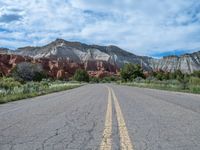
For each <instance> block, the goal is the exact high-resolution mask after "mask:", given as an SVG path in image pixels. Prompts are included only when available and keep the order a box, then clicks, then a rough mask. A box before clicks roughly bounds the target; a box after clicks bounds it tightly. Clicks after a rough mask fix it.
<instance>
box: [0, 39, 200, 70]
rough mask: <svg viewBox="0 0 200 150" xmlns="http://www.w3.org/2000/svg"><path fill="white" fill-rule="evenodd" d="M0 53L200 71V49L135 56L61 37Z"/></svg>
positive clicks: (112, 48) (120, 50)
mask: <svg viewBox="0 0 200 150" xmlns="http://www.w3.org/2000/svg"><path fill="white" fill-rule="evenodd" d="M0 53H8V54H16V55H22V56H29V57H32V58H37V59H38V58H50V59H67V60H71V61H74V62H77V63H86V62H88V61H90V62H91V61H93V62H95V61H105V62H108V63H109V64H111V65H115V66H116V68H121V67H122V66H123V65H124V64H125V63H134V64H140V65H141V66H142V68H143V69H144V70H146V71H156V70H163V71H167V72H173V71H175V70H181V71H182V72H185V73H192V72H193V71H195V70H200V51H197V52H193V53H191V54H189V53H186V54H183V55H180V56H176V55H169V56H164V57H163V58H161V59H155V58H153V57H149V56H138V55H135V54H133V53H131V52H128V51H125V50H123V49H121V48H119V47H117V46H115V45H108V46H100V45H94V44H93V45H88V44H85V43H81V42H70V41H66V40H64V39H56V40H55V41H52V42H50V43H49V44H47V45H44V46H40V47H39V46H37V47H32V46H27V47H21V48H18V49H16V50H15V51H12V50H9V49H6V48H0Z"/></svg>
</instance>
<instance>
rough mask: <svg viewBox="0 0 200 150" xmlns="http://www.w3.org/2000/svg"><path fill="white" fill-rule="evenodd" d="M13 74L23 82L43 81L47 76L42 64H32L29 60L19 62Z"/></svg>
mask: <svg viewBox="0 0 200 150" xmlns="http://www.w3.org/2000/svg"><path fill="white" fill-rule="evenodd" d="M12 76H13V77H14V78H15V79H16V80H18V81H21V82H24V81H41V80H42V79H43V78H45V77H46V75H45V72H44V70H43V68H42V66H41V65H40V64H32V63H29V62H22V63H19V64H18V65H17V66H16V67H15V68H14V69H13V70H12Z"/></svg>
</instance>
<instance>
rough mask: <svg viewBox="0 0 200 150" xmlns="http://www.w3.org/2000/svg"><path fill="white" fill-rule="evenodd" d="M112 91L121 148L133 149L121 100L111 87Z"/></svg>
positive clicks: (125, 149) (124, 149) (122, 149)
mask: <svg viewBox="0 0 200 150" xmlns="http://www.w3.org/2000/svg"><path fill="white" fill-rule="evenodd" d="M111 92H112V95H113V99H114V104H115V110H116V115H117V122H118V128H119V136H120V146H121V150H133V145H132V143H131V140H130V137H129V135H128V130H127V127H126V123H125V120H124V117H123V114H122V111H121V108H120V105H119V102H118V100H117V97H116V95H115V93H114V91H113V89H111Z"/></svg>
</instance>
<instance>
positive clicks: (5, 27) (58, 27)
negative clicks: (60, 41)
mask: <svg viewBox="0 0 200 150" xmlns="http://www.w3.org/2000/svg"><path fill="white" fill-rule="evenodd" d="M0 4H1V5H0V17H1V16H3V15H5V14H16V15H18V16H21V17H20V19H19V20H14V21H12V22H1V23H0V47H3V46H5V47H19V46H25V45H26V44H30V45H35V46H36V45H44V44H47V42H50V41H51V40H54V39H56V38H64V39H66V40H77V41H79V40H80V41H82V42H86V43H89V44H102V45H107V44H115V45H118V46H120V47H122V48H124V49H126V50H129V51H132V52H133V53H136V54H140V55H151V54H152V53H155V52H165V51H171V50H174V49H194V48H195V47H200V42H198V41H199V39H200V36H198V35H199V33H200V20H199V19H200V17H199V16H200V12H199V11H198V10H199V8H200V2H199V1H198V0H190V1H189V0H176V1H174V0H162V1H160V0H140V1H138V0H123V1H121V0H109V1H108V0H97V1H94V0H27V1H21V0H6V1H2V2H1V0H0ZM20 44H21V45H20Z"/></svg>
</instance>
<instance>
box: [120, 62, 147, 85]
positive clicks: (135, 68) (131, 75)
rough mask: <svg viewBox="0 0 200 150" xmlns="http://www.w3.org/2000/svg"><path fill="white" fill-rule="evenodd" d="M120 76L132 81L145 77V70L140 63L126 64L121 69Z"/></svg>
mask: <svg viewBox="0 0 200 150" xmlns="http://www.w3.org/2000/svg"><path fill="white" fill-rule="evenodd" d="M120 76H121V78H122V80H124V81H125V82H126V81H132V80H133V79H135V78H137V77H142V78H143V77H144V74H143V70H142V69H141V67H140V66H139V65H134V64H131V63H128V64H125V65H124V66H123V67H122V69H121V70H120Z"/></svg>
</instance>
